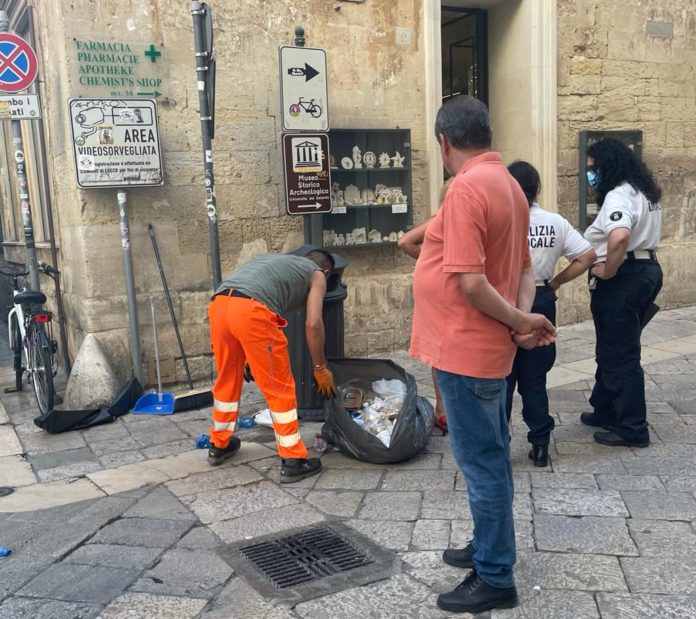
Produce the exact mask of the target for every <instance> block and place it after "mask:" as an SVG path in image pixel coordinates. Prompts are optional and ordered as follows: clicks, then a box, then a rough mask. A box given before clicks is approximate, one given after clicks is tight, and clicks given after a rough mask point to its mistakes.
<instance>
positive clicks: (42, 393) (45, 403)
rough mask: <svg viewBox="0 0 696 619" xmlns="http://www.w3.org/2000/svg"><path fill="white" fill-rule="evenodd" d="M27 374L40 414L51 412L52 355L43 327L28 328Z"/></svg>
mask: <svg viewBox="0 0 696 619" xmlns="http://www.w3.org/2000/svg"><path fill="white" fill-rule="evenodd" d="M29 359H30V362H29V366H30V367H29V368H28V370H29V372H30V374H31V383H32V385H33V386H34V395H35V396H36V403H37V404H38V405H39V410H40V411H41V414H43V415H45V414H46V413H48V412H50V411H51V410H53V399H54V395H55V394H54V391H53V353H52V351H51V344H50V342H49V341H48V336H47V335H46V331H45V329H44V328H43V325H37V324H32V325H31V326H30V327H29Z"/></svg>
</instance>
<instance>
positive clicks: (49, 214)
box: [28, 7, 71, 374]
mask: <svg viewBox="0 0 696 619" xmlns="http://www.w3.org/2000/svg"><path fill="white" fill-rule="evenodd" d="M28 10H29V24H30V27H29V31H30V32H32V33H33V32H34V12H33V11H34V9H33V8H32V7H29V9H28ZM37 91H39V92H40V90H39V88H37ZM39 147H40V148H41V152H42V154H43V156H45V155H46V153H47V152H48V150H47V148H46V135H45V134H44V128H43V126H42V125H41V123H39ZM41 168H42V176H43V183H44V186H45V187H46V219H47V221H48V240H49V243H50V244H51V264H52V265H53V266H54V267H55V268H56V269H58V249H57V248H56V238H55V226H54V225H53V204H52V202H51V184H50V182H49V178H48V166H46V165H43V166H41ZM60 278H61V274H60V273H56V274H55V275H54V276H53V283H54V286H55V291H56V309H57V310H58V328H59V330H60V340H61V347H60V352H61V357H62V358H63V366H64V368H65V372H66V374H70V369H71V364H70V354H69V352H68V332H67V329H66V326H65V310H64V308H63V294H62V292H61V288H60Z"/></svg>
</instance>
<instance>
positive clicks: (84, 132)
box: [69, 99, 163, 189]
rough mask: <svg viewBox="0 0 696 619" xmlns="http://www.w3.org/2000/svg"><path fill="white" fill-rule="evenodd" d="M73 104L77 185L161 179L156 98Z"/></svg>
mask: <svg viewBox="0 0 696 619" xmlns="http://www.w3.org/2000/svg"><path fill="white" fill-rule="evenodd" d="M69 106H70V120H71V126H72V138H73V140H72V141H73V153H74V156H75V169H76V171H77V184H78V186H80V187H82V188H84V189H90V188H99V187H138V186H140V187H147V186H152V185H161V184H162V181H163V175H162V151H161V149H160V141H159V129H158V125H157V104H156V103H155V100H154V99H71V100H70V102H69Z"/></svg>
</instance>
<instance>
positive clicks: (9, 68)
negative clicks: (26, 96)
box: [0, 32, 39, 93]
mask: <svg viewBox="0 0 696 619" xmlns="http://www.w3.org/2000/svg"><path fill="white" fill-rule="evenodd" d="M38 71H39V63H38V61H37V60H36V52H34V50H33V49H32V47H31V45H29V43H27V42H26V41H25V40H24V39H23V38H22V37H19V36H17V35H16V34H12V33H11V32H0V92H11V93H13V92H20V91H22V90H26V89H27V88H29V86H31V85H32V84H33V83H34V80H36V75H37V73H38Z"/></svg>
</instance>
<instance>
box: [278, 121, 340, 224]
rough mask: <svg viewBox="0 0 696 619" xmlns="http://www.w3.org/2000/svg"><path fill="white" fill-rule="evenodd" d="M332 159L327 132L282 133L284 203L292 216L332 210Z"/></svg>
mask: <svg viewBox="0 0 696 619" xmlns="http://www.w3.org/2000/svg"><path fill="white" fill-rule="evenodd" d="M329 159H330V156H329V136H328V135H327V134H326V133H307V134H298V133H286V134H285V135H283V162H284V164H285V165H284V166H283V167H284V168H285V203H286V205H287V210H288V214H289V215H316V214H317V213H330V212H331V171H330V169H329Z"/></svg>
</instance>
